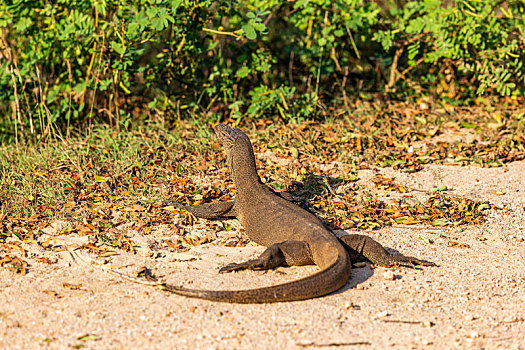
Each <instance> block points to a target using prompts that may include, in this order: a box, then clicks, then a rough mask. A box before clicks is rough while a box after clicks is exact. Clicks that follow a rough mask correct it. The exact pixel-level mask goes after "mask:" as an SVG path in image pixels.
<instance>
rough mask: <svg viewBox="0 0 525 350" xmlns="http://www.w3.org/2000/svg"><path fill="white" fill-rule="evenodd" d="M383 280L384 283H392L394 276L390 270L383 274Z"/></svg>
mask: <svg viewBox="0 0 525 350" xmlns="http://www.w3.org/2000/svg"><path fill="white" fill-rule="evenodd" d="M383 279H384V280H385V281H393V280H395V279H396V275H394V272H393V271H392V270H387V271H385V272H384V273H383Z"/></svg>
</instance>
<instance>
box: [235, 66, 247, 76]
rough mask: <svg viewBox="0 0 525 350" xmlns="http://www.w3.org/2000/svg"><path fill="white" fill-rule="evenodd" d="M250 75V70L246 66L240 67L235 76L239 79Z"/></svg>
mask: <svg viewBox="0 0 525 350" xmlns="http://www.w3.org/2000/svg"><path fill="white" fill-rule="evenodd" d="M248 74H250V69H249V68H248V67H246V66H244V67H241V69H239V70H237V76H238V77H239V78H246V77H247V76H248Z"/></svg>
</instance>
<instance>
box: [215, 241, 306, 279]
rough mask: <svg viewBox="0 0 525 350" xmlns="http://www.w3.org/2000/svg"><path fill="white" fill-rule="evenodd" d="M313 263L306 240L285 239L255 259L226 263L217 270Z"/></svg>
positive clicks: (228, 270)
mask: <svg viewBox="0 0 525 350" xmlns="http://www.w3.org/2000/svg"><path fill="white" fill-rule="evenodd" d="M313 263H314V260H313V257H312V254H311V252H310V248H309V247H308V244H307V243H306V242H303V241H286V242H281V243H275V244H272V245H271V246H269V247H268V248H267V249H266V250H265V251H264V252H263V253H262V254H261V255H259V257H258V258H257V259H252V260H248V261H245V262H242V263H238V264H235V263H234V264H229V265H226V266H224V267H223V268H221V269H220V270H219V272H220V273H223V272H232V271H240V270H270V269H274V268H276V267H278V266H300V265H311V264H313Z"/></svg>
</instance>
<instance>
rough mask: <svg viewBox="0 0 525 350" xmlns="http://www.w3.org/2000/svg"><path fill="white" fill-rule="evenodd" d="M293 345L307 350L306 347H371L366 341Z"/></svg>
mask: <svg viewBox="0 0 525 350" xmlns="http://www.w3.org/2000/svg"><path fill="white" fill-rule="evenodd" d="M295 345H297V346H300V347H302V348H307V347H311V346H312V347H313V346H315V347H318V348H322V347H331V346H352V345H371V344H370V342H368V341H353V342H348V343H325V344H317V343H314V342H311V343H295Z"/></svg>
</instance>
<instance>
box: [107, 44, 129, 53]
mask: <svg viewBox="0 0 525 350" xmlns="http://www.w3.org/2000/svg"><path fill="white" fill-rule="evenodd" d="M109 44H110V45H111V48H112V49H113V50H115V52H116V53H118V54H119V55H123V54H124V52H126V50H125V49H124V47H123V46H122V44H120V43H117V42H116V41H112V42H110V43H109Z"/></svg>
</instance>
